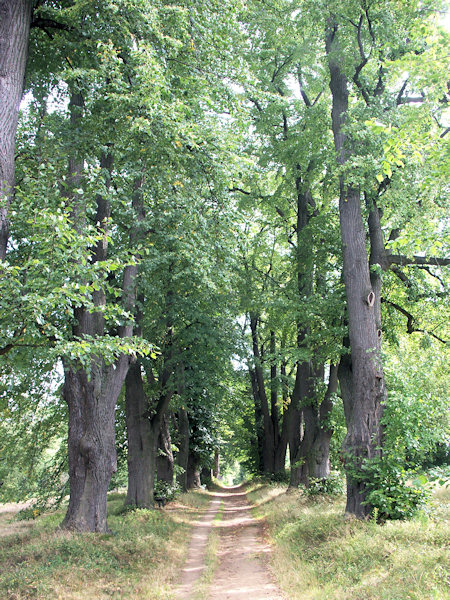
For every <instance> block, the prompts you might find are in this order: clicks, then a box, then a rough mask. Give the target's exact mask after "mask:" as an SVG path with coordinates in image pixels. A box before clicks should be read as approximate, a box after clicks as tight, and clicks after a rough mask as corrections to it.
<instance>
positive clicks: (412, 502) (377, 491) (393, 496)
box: [351, 456, 431, 522]
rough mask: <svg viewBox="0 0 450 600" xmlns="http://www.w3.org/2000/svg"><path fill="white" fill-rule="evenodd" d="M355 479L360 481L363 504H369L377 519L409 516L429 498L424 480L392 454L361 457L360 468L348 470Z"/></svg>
mask: <svg viewBox="0 0 450 600" xmlns="http://www.w3.org/2000/svg"><path fill="white" fill-rule="evenodd" d="M351 475H352V477H353V478H354V479H356V481H361V482H364V486H365V489H366V499H365V502H364V503H365V504H368V505H370V506H372V507H373V509H374V514H376V516H377V520H378V521H380V522H384V521H386V520H388V519H411V518H412V517H414V516H415V515H417V513H418V512H420V511H421V510H423V509H424V508H425V506H426V504H427V502H428V500H429V498H430V495H431V493H430V490H429V489H428V488H427V487H426V484H427V483H428V479H427V478H426V477H425V476H424V475H418V474H417V473H416V472H415V471H412V470H406V469H405V468H404V467H403V466H402V464H401V463H400V462H399V461H398V460H396V459H395V458H393V457H389V456H382V457H377V458H372V459H365V460H364V461H363V463H362V465H361V467H360V469H358V470H356V469H354V470H352V473H351Z"/></svg>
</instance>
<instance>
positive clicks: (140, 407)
mask: <svg viewBox="0 0 450 600" xmlns="http://www.w3.org/2000/svg"><path fill="white" fill-rule="evenodd" d="M125 406H126V426H127V440H128V490H127V497H126V500H125V504H126V505H128V506H138V507H143V508H149V507H150V506H151V505H152V502H151V501H152V493H153V484H154V477H155V457H156V448H154V450H153V446H154V445H155V436H154V435H153V431H152V426H151V422H150V419H149V417H148V413H149V406H148V399H147V397H146V395H145V393H144V386H143V382H142V373H141V364H140V363H139V362H136V363H134V364H132V365H131V366H130V369H129V371H128V374H127V377H126V379H125Z"/></svg>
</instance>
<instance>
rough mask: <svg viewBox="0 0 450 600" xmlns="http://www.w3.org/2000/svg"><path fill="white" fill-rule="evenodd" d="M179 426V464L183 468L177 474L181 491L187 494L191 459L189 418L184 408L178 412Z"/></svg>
mask: <svg viewBox="0 0 450 600" xmlns="http://www.w3.org/2000/svg"><path fill="white" fill-rule="evenodd" d="M177 425H178V454H177V464H178V466H179V467H181V471H180V472H179V473H178V474H177V482H178V485H179V486H180V489H181V490H182V491H183V492H186V491H187V489H188V486H187V470H188V459H189V417H188V414H187V411H186V410H185V409H184V408H180V409H179V410H178V412H177Z"/></svg>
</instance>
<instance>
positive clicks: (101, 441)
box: [63, 357, 128, 532]
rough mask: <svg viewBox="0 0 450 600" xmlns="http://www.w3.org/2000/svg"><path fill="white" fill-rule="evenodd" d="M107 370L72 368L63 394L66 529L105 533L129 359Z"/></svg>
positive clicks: (97, 364)
mask: <svg viewBox="0 0 450 600" xmlns="http://www.w3.org/2000/svg"><path fill="white" fill-rule="evenodd" d="M114 367H115V368H113V367H112V366H110V367H105V365H104V364H103V362H102V361H101V359H98V360H97V361H95V362H94V361H93V362H92V366H91V374H90V378H88V375H87V373H86V371H85V370H83V369H74V368H72V367H68V368H67V369H66V371H65V381H64V389H63V395H64V399H65V401H66V402H67V405H68V407H69V437H68V448H69V479H70V500H69V507H68V510H67V514H66V517H65V519H64V521H63V527H65V528H67V529H73V530H76V531H97V532H106V531H107V523H106V493H107V491H108V485H109V481H110V479H111V476H112V474H113V473H114V472H115V470H116V448H115V431H114V423H115V419H114V418H115V410H114V409H115V405H116V401H117V398H118V396H119V393H120V390H121V388H122V384H123V380H124V379H125V375H126V372H127V370H128V357H121V359H120V360H119V361H117V362H116V363H115V365H114Z"/></svg>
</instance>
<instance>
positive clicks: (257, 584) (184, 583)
mask: <svg viewBox="0 0 450 600" xmlns="http://www.w3.org/2000/svg"><path fill="white" fill-rule="evenodd" d="M212 496H213V498H212V501H211V505H210V508H209V510H208V512H207V513H206V514H205V516H204V518H203V521H201V522H200V523H199V524H198V525H197V526H196V527H194V530H193V534H192V541H191V546H190V548H189V553H188V559H187V562H186V565H185V567H184V569H183V573H182V578H181V584H180V586H179V587H178V589H177V596H176V597H177V598H178V599H180V600H188V599H189V600H192V599H194V598H198V597H199V596H198V593H197V594H196V583H198V581H199V580H200V579H201V576H202V573H203V572H204V561H205V552H206V547H207V539H208V536H209V534H210V532H211V531H212V529H213V527H214V529H215V531H218V533H219V543H218V562H217V566H216V569H215V572H214V576H213V578H212V582H211V584H210V585H209V589H208V591H207V592H203V593H202V599H203V598H204V600H206V599H208V600H240V599H244V598H245V599H246V600H249V599H251V600H283V596H282V595H281V593H280V591H279V590H278V588H277V586H276V585H275V583H274V580H273V578H272V575H271V573H270V571H269V569H268V555H269V552H270V547H269V546H268V545H267V544H266V543H265V542H264V541H263V536H262V531H261V527H260V525H259V524H258V522H257V521H256V520H255V519H254V518H253V517H252V515H251V506H250V504H249V502H248V500H247V498H246V494H245V490H244V488H243V487H237V488H229V489H224V490H220V491H217V492H214V493H213V494H212ZM219 508H221V509H222V510H221V515H222V518H221V520H220V521H217V522H214V523H213V520H214V516H215V515H216V514H217V512H218V510H219Z"/></svg>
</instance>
